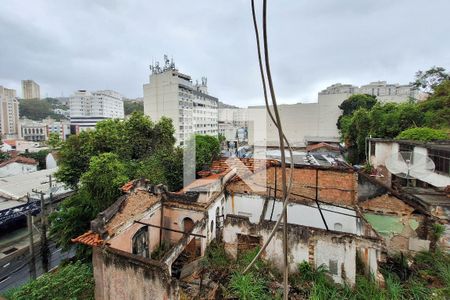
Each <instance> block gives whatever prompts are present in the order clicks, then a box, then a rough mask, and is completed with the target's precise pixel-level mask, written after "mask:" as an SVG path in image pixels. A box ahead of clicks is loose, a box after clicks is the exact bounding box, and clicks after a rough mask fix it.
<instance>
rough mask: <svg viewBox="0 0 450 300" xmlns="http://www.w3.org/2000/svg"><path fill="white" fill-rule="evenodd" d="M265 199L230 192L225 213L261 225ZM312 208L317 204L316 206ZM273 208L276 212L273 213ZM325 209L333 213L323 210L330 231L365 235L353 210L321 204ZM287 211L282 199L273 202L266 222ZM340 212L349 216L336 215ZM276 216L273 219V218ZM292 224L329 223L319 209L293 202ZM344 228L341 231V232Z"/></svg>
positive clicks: (290, 205) (289, 220) (311, 224)
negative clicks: (284, 210)
mask: <svg viewBox="0 0 450 300" xmlns="http://www.w3.org/2000/svg"><path fill="white" fill-rule="evenodd" d="M264 201H265V197H263V196H260V195H251V194H237V193H230V194H229V195H227V197H226V203H225V212H226V214H233V215H240V216H245V217H248V218H249V220H250V222H251V223H255V224H257V223H259V221H260V217H261V214H262V213H263V207H264ZM310 205H315V203H312V202H311V204H310ZM272 207H273V213H272ZM320 207H321V208H323V209H327V210H331V211H325V210H322V213H323V215H324V218H325V221H326V222H327V225H328V227H329V229H331V230H338V231H343V232H348V233H353V234H361V229H360V228H359V227H360V226H358V222H357V218H355V217H353V216H356V215H357V214H356V212H355V211H354V210H352V209H346V208H341V207H336V206H331V205H326V204H321V205H320ZM282 209H283V203H282V202H281V201H279V200H277V201H275V205H274V203H273V200H272V199H271V200H269V201H268V204H267V209H266V212H265V215H264V220H270V221H274V220H277V218H278V217H279V216H280V214H281V212H282ZM332 211H335V212H340V213H345V214H347V215H343V214H339V213H333V212H332ZM271 215H272V219H270V217H271ZM288 222H289V223H290V224H295V225H304V226H311V227H316V228H322V229H326V228H325V224H324V222H323V220H322V217H321V215H320V211H319V210H318V208H317V207H311V206H306V205H302V204H300V203H294V202H293V203H290V204H289V207H288ZM339 228H340V229H339Z"/></svg>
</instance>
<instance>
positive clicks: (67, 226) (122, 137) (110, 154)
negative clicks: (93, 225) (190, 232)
mask: <svg viewBox="0 0 450 300" xmlns="http://www.w3.org/2000/svg"><path fill="white" fill-rule="evenodd" d="M174 133H175V129H174V128H173V125H172V120H170V119H168V118H161V119H160V121H159V122H157V123H153V122H152V121H151V120H150V118H149V117H148V116H144V115H143V114H142V113H139V112H134V113H133V114H132V115H131V117H130V118H128V119H127V120H125V121H122V120H117V119H114V120H105V121H102V122H99V123H98V124H97V126H96V129H95V130H94V131H84V132H81V133H80V134H79V135H72V136H70V137H69V138H68V139H67V140H66V141H64V142H61V143H58V147H59V171H58V172H57V173H56V176H57V178H58V180H60V181H62V182H64V183H65V184H66V185H67V186H69V187H71V188H73V189H75V190H76V194H75V195H73V196H71V197H69V198H68V199H66V200H64V201H63V202H62V204H61V205H60V207H59V209H58V211H56V212H54V213H52V214H51V215H50V217H49V220H50V225H51V226H50V234H51V236H52V238H53V239H54V240H55V241H56V242H57V243H58V244H59V245H61V246H63V248H64V249H67V248H68V247H69V246H71V245H73V244H72V243H71V242H70V240H71V239H72V238H74V237H76V236H79V235H81V234H83V233H84V232H86V231H87V230H89V224H90V221H91V220H92V219H94V218H95V217H96V216H97V214H98V213H99V212H101V211H103V210H104V209H106V208H107V207H109V206H110V205H111V204H112V203H113V202H114V201H115V200H117V198H118V197H119V196H120V194H121V191H120V187H121V186H122V185H123V184H124V183H126V182H127V181H129V180H132V179H138V178H146V179H148V180H149V181H150V183H152V184H160V183H162V184H165V185H167V186H168V188H169V190H171V191H176V190H179V189H180V188H182V185H183V151H182V149H180V148H177V147H175V138H174ZM196 140H198V141H199V143H197V144H196V151H197V153H198V154H199V155H200V156H201V158H202V160H201V163H202V164H211V162H212V159H216V158H217V157H218V156H217V155H218V154H217V155H216V151H215V144H216V142H217V143H218V141H217V138H215V137H209V136H205V137H204V136H197V137H196ZM77 249H78V251H77V253H78V254H79V256H78V257H79V258H87V256H85V254H89V251H88V249H87V248H86V247H83V246H81V245H77Z"/></svg>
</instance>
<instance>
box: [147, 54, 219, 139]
mask: <svg viewBox="0 0 450 300" xmlns="http://www.w3.org/2000/svg"><path fill="white" fill-rule="evenodd" d="M150 69H151V70H152V74H151V75H150V83H147V84H144V113H145V114H146V115H148V116H150V118H151V119H152V120H153V121H155V122H157V121H158V120H159V119H160V118H161V117H163V116H165V117H168V118H170V119H172V121H173V125H174V127H175V138H176V140H177V144H178V145H183V144H184V143H185V141H186V140H187V139H188V138H189V137H190V136H191V135H193V134H207V135H214V136H217V134H218V102H219V101H218V99H217V98H216V97H213V96H211V95H209V94H208V87H207V79H206V77H203V78H202V80H201V83H200V84H199V83H198V82H197V83H195V84H194V83H192V79H191V77H190V76H189V75H186V74H183V73H181V72H179V71H178V70H177V69H176V68H175V64H174V63H173V61H169V60H168V59H167V56H165V64H164V67H162V68H161V67H160V66H159V63H156V64H155V65H152V66H150Z"/></svg>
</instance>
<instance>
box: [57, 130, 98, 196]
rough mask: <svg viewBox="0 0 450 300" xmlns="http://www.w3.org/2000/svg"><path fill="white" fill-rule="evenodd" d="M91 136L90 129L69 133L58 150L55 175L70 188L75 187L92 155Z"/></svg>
mask: <svg viewBox="0 0 450 300" xmlns="http://www.w3.org/2000/svg"><path fill="white" fill-rule="evenodd" d="M91 136H92V131H83V132H81V133H80V134H79V135H71V136H69V138H68V139H67V140H66V141H65V142H64V143H62V145H61V148H60V150H59V169H58V172H57V173H56V177H57V178H58V179H59V180H60V181H62V182H64V183H65V184H66V185H67V186H69V187H71V188H74V189H76V188H77V186H78V182H79V180H80V177H81V175H82V174H83V173H84V172H86V170H87V169H88V167H89V160H90V159H91V157H92V156H93V155H94V149H93V147H92V143H91Z"/></svg>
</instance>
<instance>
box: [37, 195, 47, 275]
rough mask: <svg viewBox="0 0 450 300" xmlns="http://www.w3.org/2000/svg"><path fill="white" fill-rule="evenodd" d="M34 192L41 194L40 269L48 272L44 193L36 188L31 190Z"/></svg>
mask: <svg viewBox="0 0 450 300" xmlns="http://www.w3.org/2000/svg"><path fill="white" fill-rule="evenodd" d="M33 192H34V193H36V194H39V195H40V196H41V255H42V269H43V270H44V272H45V273H47V272H48V252H49V251H48V243H47V215H46V211H45V193H44V192H42V191H38V190H33Z"/></svg>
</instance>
